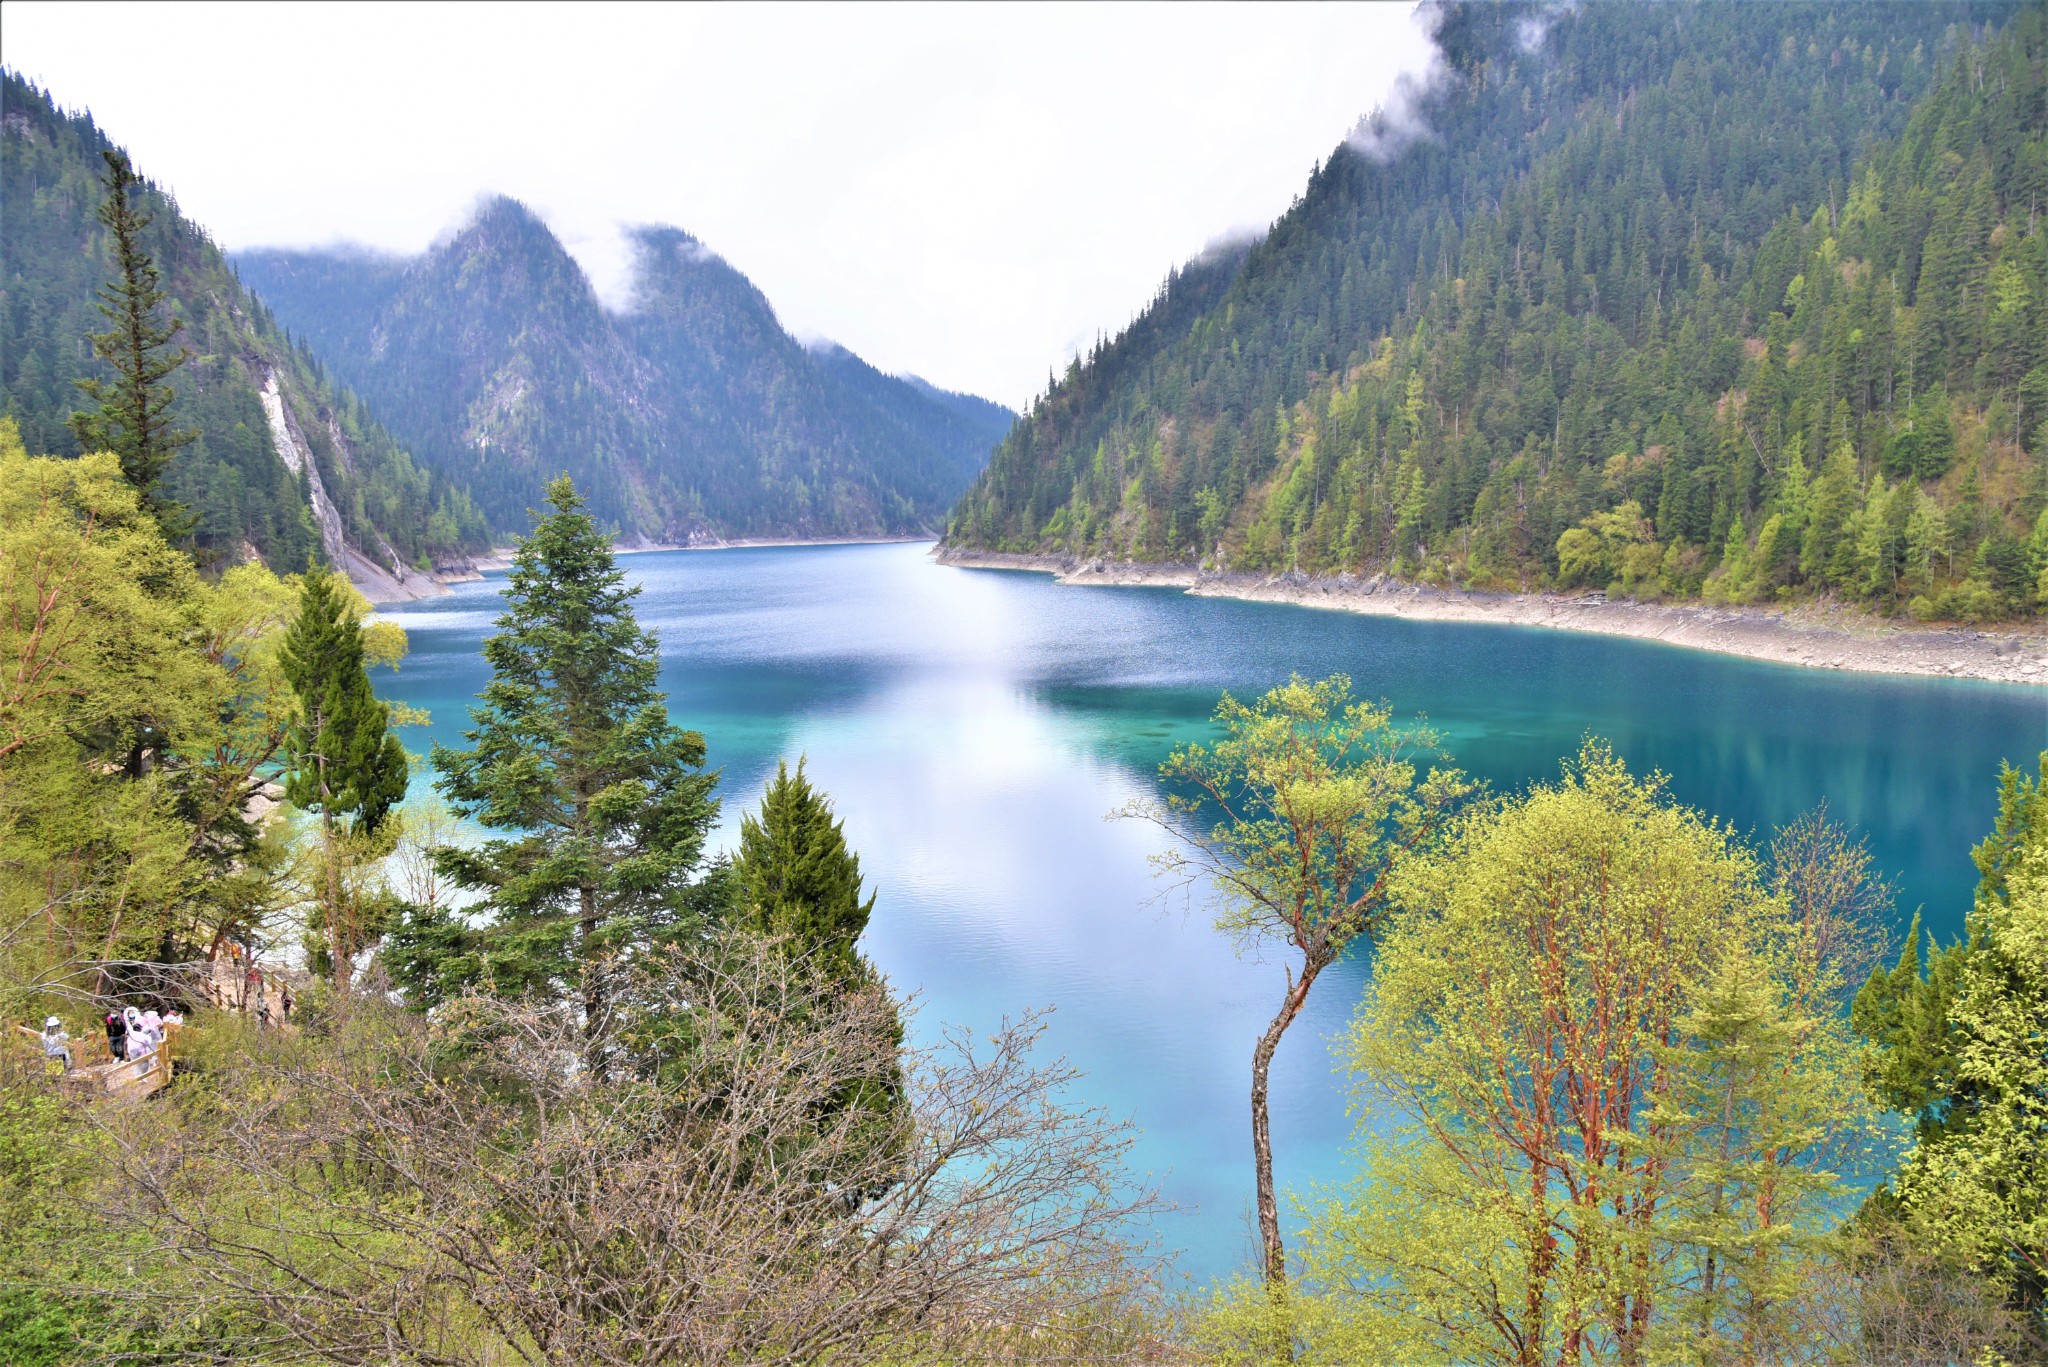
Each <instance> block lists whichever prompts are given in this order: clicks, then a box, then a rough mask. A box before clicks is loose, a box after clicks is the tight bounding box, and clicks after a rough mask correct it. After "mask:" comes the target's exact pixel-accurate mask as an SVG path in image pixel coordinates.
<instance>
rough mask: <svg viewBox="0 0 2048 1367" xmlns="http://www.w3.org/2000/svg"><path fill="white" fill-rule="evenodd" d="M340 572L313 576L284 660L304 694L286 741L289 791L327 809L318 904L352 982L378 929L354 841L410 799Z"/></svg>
mask: <svg viewBox="0 0 2048 1367" xmlns="http://www.w3.org/2000/svg"><path fill="white" fill-rule="evenodd" d="M337 581H338V576H335V575H332V574H329V573H326V572H323V571H319V570H315V571H313V572H312V573H310V574H308V575H307V576H306V588H305V592H304V594H303V595H302V597H301V599H300V606H299V616H298V620H297V621H295V622H293V623H292V627H291V631H290V632H289V633H288V634H287V635H286V637H285V642H284V648H283V650H282V652H281V653H280V656H279V663H280V665H281V666H282V668H283V670H284V674H285V677H286V678H287V679H288V680H290V681H291V685H292V689H293V691H294V692H296V693H297V694H298V696H299V719H298V722H297V724H296V725H295V726H293V728H292V731H291V735H290V736H289V738H288V739H287V741H286V746H287V754H288V756H289V762H290V766H291V767H290V769H289V772H288V776H287V779H286V783H285V793H286V796H288V797H289V798H290V799H291V801H292V802H293V803H294V804H295V805H297V806H299V807H301V808H303V809H305V810H307V811H314V812H318V813H319V814H320V831H321V866H322V867H321V877H320V883H321V889H320V903H321V916H322V921H323V926H324V929H325V930H326V932H327V949H328V953H329V955H330V956H331V957H332V960H333V969H332V971H333V974H334V984H335V987H336V988H337V989H340V990H346V988H347V987H348V980H349V971H350V966H351V964H352V963H353V961H354V959H355V955H356V952H357V951H358V950H360V949H361V948H362V947H363V945H364V943H366V941H367V939H368V938H369V936H370V935H371V934H373V933H374V927H372V926H369V925H367V924H365V923H364V921H363V918H362V917H361V916H360V915H359V914H358V909H357V908H355V907H353V906H352V905H350V903H351V897H350V894H349V892H348V891H347V889H346V888H345V886H344V881H345V878H344V867H343V866H344V863H345V861H346V859H347V857H348V855H349V853H350V848H349V847H350V846H351V844H352V843H354V844H359V843H360V842H361V841H363V840H365V839H372V838H374V837H375V836H377V835H378V833H379V831H380V829H381V828H382V826H383V824H384V820H385V818H386V817H387V816H388V815H389V814H390V812H391V809H392V808H393V807H395V806H396V805H398V803H399V802H401V801H403V800H404V798H405V788H406V761H405V749H404V747H403V746H401V745H400V744H399V743H398V737H396V736H394V735H392V734H390V731H389V729H388V725H387V723H388V721H389V718H390V709H389V708H388V707H387V706H386V705H385V704H384V703H382V702H379V701H378V700H377V697H376V695H375V694H374V693H373V692H372V691H371V690H370V676H369V674H368V673H367V672H366V671H365V670H364V668H363V628H362V623H361V622H359V621H358V620H357V619H356V615H355V613H354V611H353V610H352V609H351V606H350V604H349V602H348V600H347V596H346V594H345V592H344V590H343V589H342V587H341V585H340V583H339V582H337Z"/></svg>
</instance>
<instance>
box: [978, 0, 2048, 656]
mask: <svg viewBox="0 0 2048 1367" xmlns="http://www.w3.org/2000/svg"><path fill="white" fill-rule="evenodd" d="M1436 17H1437V22H1438V26H1439V27H1438V35H1437V36H1438V41H1439V45H1440V47H1441V48H1442V53H1443V58H1444V70H1443V75H1442V79H1440V80H1438V81H1437V82H1436V83H1435V84H1434V85H1433V86H1432V87H1431V88H1430V89H1429V90H1428V91H1427V92H1425V93H1424V94H1423V95H1422V96H1421V97H1420V98H1419V99H1418V100H1417V101H1416V103H1415V105H1414V109H1413V111H1412V112H1413V113H1414V114H1415V115H1416V116H1417V117H1419V118H1420V119H1422V120H1425V121H1426V124H1427V130H1428V131H1427V133H1426V134H1425V135H1423V136H1421V137H1418V138H1414V139H1412V140H1404V139H1402V138H1401V137H1400V136H1399V134H1400V132H1401V129H1402V127H1403V121H1402V120H1398V119H1397V120H1394V121H1391V122H1390V121H1388V120H1385V119H1380V120H1377V121H1369V122H1368V123H1367V124H1366V125H1362V127H1361V130H1360V133H1359V135H1357V136H1355V137H1354V138H1353V139H1351V140H1349V141H1348V142H1347V144H1346V145H1345V146H1342V147H1340V148H1339V149H1338V150H1337V152H1336V153H1335V154H1334V155H1333V156H1332V157H1331V158H1330V160H1329V161H1328V163H1326V164H1325V165H1324V166H1322V167H1320V168H1319V169H1318V170H1317V171H1316V173H1315V174H1314V175H1313V176H1312V177H1311V180H1310V183H1309V185H1308V187H1307V190H1306V191H1305V193H1304V194H1303V196H1302V197H1301V199H1300V200H1298V201H1297V202H1296V204H1295V205H1294V207H1293V208H1292V209H1291V210H1290V211H1289V212H1288V213H1287V214H1285V215H1284V216H1283V217H1282V218H1281V219H1280V220H1279V221H1278V222H1277V223H1275V224H1274V226H1273V228H1272V230H1271V232H1270V233H1269V234H1268V235H1267V236H1266V237H1265V238H1264V239H1263V240H1262V241H1260V242H1259V243H1258V244H1256V245H1255V246H1254V247H1252V248H1251V250H1250V251H1249V253H1248V254H1247V255H1246V256H1245V257H1244V259H1243V261H1242V264H1233V263H1231V262H1228V261H1225V262H1220V263H1215V262H1211V263H1202V264H1199V265H1197V266H1194V267H1191V268H1190V269H1188V270H1187V271H1185V272H1183V273H1180V274H1177V275H1176V276H1175V277H1174V278H1172V279H1171V280H1169V281H1168V283H1167V285H1166V287H1165V288H1164V289H1163V290H1162V292H1161V295H1160V296H1159V298H1158V299H1157V300H1156V301H1155V303H1154V305H1153V306H1152V308H1151V309H1150V310H1149V311H1148V312H1147V313H1146V314H1145V315H1144V316H1143V317H1141V318H1140V319H1139V320H1138V321H1137V322H1136V323H1135V324H1134V325H1133V326H1132V328H1131V329H1130V330H1129V331H1128V332H1126V333H1125V334H1124V335H1122V336H1121V337H1119V338H1117V339H1116V340H1115V341H1113V342H1110V343H1108V344H1106V345H1105V346H1103V347H1100V348H1098V349H1097V350H1096V351H1095V352H1094V353H1092V354H1091V355H1090V356H1089V357H1088V358H1087V359H1086V362H1085V363H1084V364H1077V365H1075V366H1073V367H1071V368H1070V369H1069V370H1068V372H1067V374H1066V376H1065V377H1064V378H1063V379H1061V380H1060V381H1058V382H1057V383H1056V384H1054V385H1053V386H1052V388H1051V391H1050V392H1049V393H1048V394H1047V395H1046V396H1044V397H1043V398H1042V399H1041V400H1040V401H1039V402H1038V403H1037V404H1035V405H1034V406H1033V408H1032V410H1031V412H1030V413H1029V414H1028V415H1027V417H1026V418H1025V420H1024V421H1022V422H1020V423H1019V424H1018V426H1017V427H1016V428H1015V429H1014V430H1013V432H1012V433H1011V435H1010V436H1009V438H1008V439H1007V440H1006V441H1005V442H1004V444H1003V446H1002V447H1001V448H1000V449H999V450H998V452H997V454H996V456H995V458H994V459H993V460H992V462H991V464H990V466H989V468H988V470H987V471H986V472H985V473H984V475H983V476H982V478H981V479H980V480H978V481H977V482H976V484H975V486H974V488H973V489H971V490H970V491H969V493H968V494H967V495H966V497H965V498H963V500H962V501H961V504H960V505H959V507H958V508H957V509H956V511H955V513H954V516H953V519H952V523H951V526H950V530H949V533H948V540H949V542H950V543H951V544H952V545H954V546H957V547H961V548H968V549H991V550H1011V551H1033V552H1052V553H1064V554H1071V555H1083V556H1106V557H1112V558H1130V559H1136V560H1151V561H1167V560H1178V561H1195V560H1203V561H1206V562H1208V563H1211V564H1214V565H1218V566H1221V567H1226V568H1232V569H1240V570H1250V571H1260V572H1277V571H1285V570H1289V569H1299V570H1303V571H1307V572H1310V573H1346V572H1348V573H1371V572H1379V571H1390V572H1393V573H1395V574H1397V575H1403V576H1409V577H1416V578H1421V579H1426V580H1432V581H1437V582H1450V583H1462V584H1468V585H1472V586H1475V587H1483V588H1536V587H1553V586H1555V587H1573V586H1588V587H1596V588H1612V589H1617V590H1619V591H1623V592H1627V593H1632V594H1636V595H1639V596H1656V595H1667V596H1677V597H1686V596H1692V595H1698V594H1705V595H1707V596H1710V597H1715V598H1719V599H1723V600H1729V601H1756V600H1761V599H1770V598H1777V597H1782V596H1792V595H1807V594H1815V593H1831V594H1835V595H1839V596H1843V597H1848V598H1852V599H1856V600H1859V601H1863V602H1866V603H1868V604H1870V605H1872V606H1875V607H1877V608H1880V609H1883V610H1888V611H1889V610H1903V609H1906V608H1909V607H1910V608H1912V609H1913V610H1914V611H1915V612H1916V614H1917V615H1922V616H1940V617H1953V616H1960V617H1966V618H1973V619H1975V618H1985V617H1996V616H2006V615H2011V614H2019V613H2031V612H2037V611H2038V610H2039V608H2040V605H2041V602H2042V600H2043V596H2044V595H2043V593H2042V588H2043V586H2042V583H2041V579H2040V576H2041V575H2042V573H2043V572H2044V570H2048V525H2044V524H2042V523H2041V522H2040V519H2041V518H2042V510H2043V505H2044V503H2048V426H2044V425H2043V424H2042V423H2041V421H2040V418H2041V416H2042V415H2043V414H2044V412H2048V370H2044V369H2043V362H2044V360H2048V260H2044V251H2043V242H2042V236H2041V232H2042V223H2041V214H2042V211H2043V210H2048V141H2044V82H2043V20H2042V11H2041V9H2040V8H2039V7H2038V6H2020V7H2015V6H2003V5H1977V6H1954V5H1890V4H1879V5H1790V4H1788V5H1738V4H1729V3H1704V4H1671V5H1657V6H1637V5H1621V4H1607V3H1591V4H1584V5H1580V6H1577V7H1574V8H1571V9H1568V10H1566V9H1558V8H1549V9H1544V10H1533V9H1515V8H1507V7H1494V6H1490V5H1487V6H1477V5H1475V6H1451V7H1447V8H1445V9H1442V10H1440V11H1437V15H1436ZM1404 141H1405V145H1403V143H1404Z"/></svg>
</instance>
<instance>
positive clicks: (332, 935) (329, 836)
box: [320, 764, 356, 1004]
mask: <svg viewBox="0 0 2048 1367" xmlns="http://www.w3.org/2000/svg"><path fill="white" fill-rule="evenodd" d="M321 776H322V783H321V789H322V799H323V800H322V801H321V804H320V828H321V831H320V833H321V838H322V840H323V842H324V843H325V845H326V848H325V850H324V851H323V852H322V862H324V863H325V864H326V865H327V867H326V869H325V870H324V873H325V882H326V884H327V888H326V894H327V955H328V957H329V958H331V959H333V960H334V1000H335V1002H336V1003H337V1004H339V1003H340V1002H341V1001H343V1000H344V999H346V998H347V996H348V984H349V979H350V978H351V977H352V976H353V975H354V972H355V957H356V956H355V949H354V946H353V944H352V943H351V941H353V940H354V938H355V937H354V935H352V934H351V933H350V927H348V926H347V925H345V924H344V922H346V921H347V920H348V919H350V918H348V917H347V916H346V915H344V914H343V912H342V906H341V854H340V851H339V850H337V849H336V848H335V840H334V818H333V817H332V816H329V815H328V812H327V808H328V805H329V800H328V799H327V795H326V792H325V789H326V783H325V777H326V766H325V764H323V765H322V766H321Z"/></svg>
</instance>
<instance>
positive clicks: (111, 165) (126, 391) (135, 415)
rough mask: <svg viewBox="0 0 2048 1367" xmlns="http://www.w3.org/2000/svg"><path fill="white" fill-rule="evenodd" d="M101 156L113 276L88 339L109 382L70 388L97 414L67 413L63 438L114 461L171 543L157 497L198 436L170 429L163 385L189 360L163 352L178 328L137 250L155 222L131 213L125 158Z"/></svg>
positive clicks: (178, 529) (185, 528)
mask: <svg viewBox="0 0 2048 1367" xmlns="http://www.w3.org/2000/svg"><path fill="white" fill-rule="evenodd" d="M101 155H102V156H103V157H104V158H105V159H106V163H107V170H106V175H105V177H104V178H103V179H102V180H101V184H102V185H104V186H105V187H106V192H107V197H106V199H105V201H104V202H102V203H101V205H100V211H99V218H100V222H101V223H104V224H105V225H106V226H107V231H108V232H109V233H111V234H112V235H113V242H114V259H115V262H116V264H117V265H118V266H119V267H120V272H121V273H120V275H119V276H118V277H117V278H116V279H115V280H113V281H112V282H110V283H109V284H107V285H106V286H104V287H103V288H102V289H101V290H100V292H99V294H100V304H99V309H100V312H101V313H103V314H105V315H106V317H107V321H108V322H109V323H111V324H112V326H111V327H109V328H108V329H107V330H106V331H105V332H96V333H93V334H91V340H92V347H93V350H94V351H95V352H97V353H98V354H99V356H100V359H101V360H103V361H105V362H106V363H107V364H108V365H110V366H112V367H113V369H114V378H113V379H112V380H101V379H97V378H93V379H83V380H76V381H73V383H75V384H76V385H77V386H78V387H79V388H80V389H82V390H84V391H85V392H86V394H87V395H88V396H90V397H91V399H92V400H93V402H94V403H95V404H96V405H97V408H95V409H93V410H90V411H85V412H78V413H74V414H72V415H71V431H72V435H74V436H75V437H77V438H78V446H79V449H80V450H81V451H112V452H113V453H114V454H115V455H117V456H119V457H120V458H121V472H122V473H123V474H125V475H126V476H127V477H128V482H129V483H130V484H133V485H134V486H135V488H136V490H137V492H139V493H140V494H141V495H142V502H143V506H144V507H146V508H148V509H149V510H150V512H151V513H153V514H155V516H156V519H157V521H158V522H160V523H161V524H163V527H164V531H165V533H166V534H167V535H169V536H170V537H172V538H173V539H176V538H179V537H182V536H184V535H185V534H187V533H188V532H189V531H190V530H191V527H190V525H189V519H188V518H187V517H186V516H185V513H184V510H183V509H182V508H180V507H179V506H178V505H177V504H176V503H175V502H173V501H172V500H171V499H170V498H169V497H168V496H166V495H165V493H164V492H163V487H162V486H163V477H164V472H165V470H166V469H167V468H168V467H169V466H170V463H171V458H172V457H173V456H175V455H177V453H178V449H179V448H180V447H182V446H185V445H188V444H189V443H190V442H192V441H193V439H195V438H196V437H197V436H198V435H199V433H198V432H197V431H194V430H191V429H181V428H177V427H174V426H172V424H171V412H170V410H171V404H172V403H173V402H174V400H175V399H176V395H175V393H174V392H173V391H172V389H171V387H170V386H169V385H168V384H165V383H164V381H165V380H167V379H168V378H170V375H171V372H172V371H174V370H176V369H177V368H178V367H179V366H181V365H183V364H185V362H186V360H187V359H188V358H189V357H190V356H191V354H192V353H191V351H190V350H189V349H188V348H186V347H183V346H179V347H177V348H176V349H175V350H170V349H168V348H169V347H170V345H171V343H172V342H173V341H174V340H175V339H176V338H177V336H178V333H179V332H180V331H181V330H182V329H183V327H184V324H182V323H181V322H179V321H178V320H177V319H176V318H173V319H171V320H170V321H169V322H163V321H161V320H160V319H159V317H158V310H159V309H160V308H162V306H163V303H164V300H165V299H166V297H167V296H166V295H165V293H164V291H163V290H162V289H161V288H160V287H159V286H158V279H159V274H158V271H157V268H156V262H155V261H153V260H152V259H151V258H150V255H149V253H148V252H146V251H144V250H143V249H142V231H143V229H145V228H147V227H148V226H149V225H150V223H151V222H153V221H154V218H155V215H153V214H148V213H144V212H143V211H142V210H141V209H140V208H138V207H137V206H136V202H135V190H136V187H137V186H139V185H140V184H141V183H142V181H141V178H140V177H139V176H137V175H136V174H135V171H134V168H133V167H131V166H130V165H129V164H128V155H127V153H125V152H117V151H107V152H103V153H101Z"/></svg>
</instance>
